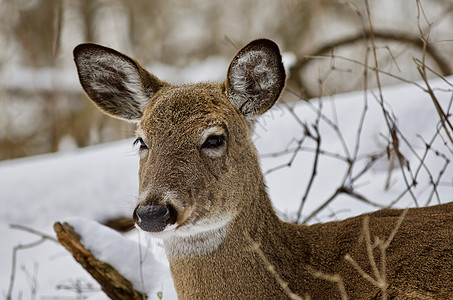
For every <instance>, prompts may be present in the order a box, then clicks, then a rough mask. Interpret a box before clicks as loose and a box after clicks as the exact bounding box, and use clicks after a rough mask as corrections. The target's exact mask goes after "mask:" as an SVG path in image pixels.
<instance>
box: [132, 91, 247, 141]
mask: <svg viewBox="0 0 453 300" xmlns="http://www.w3.org/2000/svg"><path fill="white" fill-rule="evenodd" d="M238 116H239V117H240V119H244V118H243V117H242V115H241V114H240V113H239V112H238V111H237V110H236V109H235V108H234V107H233V105H232V104H231V102H230V101H229V100H228V98H227V97H226V95H225V91H224V86H223V85H222V84H214V83H198V84H193V85H184V86H170V87H167V88H165V90H163V91H161V92H159V93H157V94H156V95H155V96H154V99H152V101H149V104H148V106H147V107H146V108H145V111H144V114H143V117H142V119H141V120H140V122H139V126H138V127H139V131H140V132H141V133H143V134H145V135H146V136H158V135H166V136H168V135H169V134H170V135H173V134H176V133H179V134H180V135H181V134H183V135H187V136H190V135H191V134H197V135H200V134H202V133H203V132H205V131H212V129H210V128H212V127H225V129H226V127H228V125H229V124H231V123H238V121H237V120H238ZM239 123H240V122H239ZM243 123H244V127H246V123H245V119H244V121H243ZM203 134H206V133H203Z"/></svg>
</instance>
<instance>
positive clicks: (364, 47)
mask: <svg viewBox="0 0 453 300" xmlns="http://www.w3.org/2000/svg"><path fill="white" fill-rule="evenodd" d="M367 4H369V6H368V5H367ZM369 16H371V19H372V23H370V22H369V18H368V17H369ZM0 19H1V21H0V44H1V45H2V47H1V48H0V160H6V159H12V158H18V157H24V156H29V155H36V154H40V153H47V152H56V151H60V150H62V149H70V148H74V147H84V146H87V145H93V144H97V143H102V142H107V141H113V140H117V139H122V138H126V137H131V136H132V135H133V126H132V125H131V124H126V123H124V122H120V121H117V120H113V119H111V118H108V117H105V116H104V115H102V114H101V113H100V112H98V110H97V109H96V108H95V107H94V105H93V104H92V103H91V102H90V101H88V100H87V97H86V96H85V95H84V93H83V91H82V89H81V87H80V86H79V83H78V79H77V77H76V70H75V66H74V64H73V62H72V49H73V48H74V47H75V46H76V45H77V44H79V43H82V42H95V43H100V44H103V45H106V46H109V47H112V48H115V49H117V50H119V51H121V52H124V53H126V54H128V55H130V56H132V57H134V58H135V59H137V60H138V61H139V62H140V63H141V64H142V65H144V66H145V67H147V69H148V70H149V71H151V72H152V73H155V74H156V75H157V76H160V73H159V72H161V73H162V74H163V75H162V76H161V77H162V79H164V80H167V81H170V82H180V81H187V80H188V81H196V80H198V79H204V80H209V79H210V80H223V77H222V76H224V74H225V73H226V69H227V67H228V62H229V60H230V59H231V58H232V57H233V56H234V54H235V52H236V51H237V48H240V47H242V46H243V45H245V44H246V43H248V42H249V41H251V40H253V39H256V38H260V37H266V38H270V39H273V40H274V41H276V42H277V43H278V44H279V45H280V47H281V49H282V51H283V52H284V53H285V61H286V63H287V67H288V71H289V75H290V77H289V80H288V85H287V92H286V94H285V95H284V97H283V98H284V100H285V101H297V100H307V99H309V98H313V97H319V96H328V95H330V94H335V93H340V92H347V91H351V90H358V89H362V88H364V87H368V88H369V87H373V86H375V82H376V80H375V78H374V77H373V75H372V74H370V75H369V76H367V82H364V80H363V78H364V77H363V64H369V65H370V66H371V67H372V66H373V62H372V59H371V56H370V49H371V47H370V38H371V37H373V38H374V39H375V42H376V46H377V47H376V48H375V49H376V51H377V55H378V56H379V62H380V65H379V68H380V69H381V70H382V71H383V72H385V73H387V74H388V75H390V76H383V77H382V84H394V83H398V82H401V80H407V81H412V80H420V79H421V78H420V75H419V72H418V71H417V64H416V63H414V58H418V59H424V58H426V65H427V66H429V67H430V68H432V69H433V73H432V74H435V73H438V74H440V75H449V74H451V73H452V72H451V69H452V68H453V62H452V59H451V58H452V57H453V31H452V30H451V29H452V28H453V3H452V1H451V0H423V1H422V0H369V1H364V0H351V1H344V0H280V1H272V0H247V1H244V0H231V1H218V0H213V1H202V0H186V1H175V0H134V1H126V0H71V1H69V0H66V1H65V0H0ZM373 49H374V48H373ZM206 61H210V63H209V64H207V66H212V65H213V63H212V62H213V61H215V62H217V63H216V65H218V66H219V70H220V71H218V70H217V69H216V70H212V72H211V73H212V76H211V78H203V77H200V76H199V74H197V72H199V71H200V68H202V66H203V65H205V64H204V62H206ZM194 66H199V68H196V67H194ZM162 70H165V71H162ZM208 71H209V70H208ZM203 73H204V74H209V72H206V70H204V71H203ZM219 74H220V75H219Z"/></svg>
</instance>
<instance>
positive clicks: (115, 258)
mask: <svg viewBox="0 0 453 300" xmlns="http://www.w3.org/2000/svg"><path fill="white" fill-rule="evenodd" d="M66 221H67V222H68V223H69V224H70V225H71V226H72V227H73V228H74V230H75V231H76V232H77V233H78V234H79V235H80V236H81V237H82V238H81V242H82V244H83V245H84V246H85V247H86V248H87V249H89V250H90V251H91V253H93V255H94V256H95V257H96V258H97V259H99V260H101V261H104V262H107V263H109V264H110V265H112V266H113V267H114V268H115V269H116V270H117V271H118V272H119V273H120V274H122V275H123V276H124V277H126V278H127V279H129V280H130V281H131V282H132V285H133V286H134V288H135V289H136V290H140V291H141V290H145V291H147V294H148V295H150V296H149V299H154V298H155V297H156V295H157V293H158V292H161V293H162V295H165V299H170V298H171V299H175V298H176V291H175V289H174V286H173V281H172V279H171V275H170V269H169V267H168V263H167V264H165V263H163V262H159V261H157V260H156V258H155V257H154V255H153V253H152V252H151V251H150V250H149V249H146V248H144V247H143V245H140V244H139V243H137V242H134V241H132V240H130V239H128V238H125V237H124V236H123V235H121V234H120V233H118V232H116V231H114V230H112V229H110V228H108V227H105V226H102V225H100V224H99V223H97V222H95V221H92V220H89V219H85V218H71V219H68V220H66ZM139 248H140V249H139ZM140 270H142V272H140ZM142 282H143V284H142ZM143 285H144V286H143Z"/></svg>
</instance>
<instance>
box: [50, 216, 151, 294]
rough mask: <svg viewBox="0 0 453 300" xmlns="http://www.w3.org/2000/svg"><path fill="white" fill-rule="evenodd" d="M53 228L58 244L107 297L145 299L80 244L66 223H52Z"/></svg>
mask: <svg viewBox="0 0 453 300" xmlns="http://www.w3.org/2000/svg"><path fill="white" fill-rule="evenodd" d="M54 230H55V232H56V234H57V238H58V241H59V242H60V244H62V245H63V246H64V247H65V248H66V249H67V250H68V251H69V252H70V253H71V254H72V255H73V256H74V258H75V260H76V261H77V262H78V263H79V264H80V265H81V266H82V267H83V268H84V269H85V270H87V271H88V273H90V274H91V276H93V278H94V279H96V281H97V282H99V284H100V285H101V287H102V290H103V291H104V292H105V293H106V294H107V296H108V297H110V298H111V299H118V300H122V299H124V300H130V299H133V300H140V299H146V295H144V294H142V293H140V292H138V291H136V290H135V289H134V288H133V286H132V283H131V282H130V281H129V280H127V279H126V278H124V277H123V276H122V275H121V274H120V273H118V271H117V270H115V269H114V268H113V267H112V266H111V265H109V264H107V263H105V262H102V261H99V260H98V259H96V257H94V256H93V254H92V253H91V252H90V251H89V250H88V249H86V248H85V247H84V246H83V245H82V244H81V242H80V236H79V235H78V234H77V233H76V232H75V231H74V229H73V228H72V227H71V226H70V225H69V224H68V223H63V224H61V223H60V222H57V223H55V224H54Z"/></svg>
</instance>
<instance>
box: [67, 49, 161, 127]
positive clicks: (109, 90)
mask: <svg viewBox="0 0 453 300" xmlns="http://www.w3.org/2000/svg"><path fill="white" fill-rule="evenodd" d="M74 61H75V64H76V66H77V72H78V74H79V80H80V83H81V84H82V87H83V89H84V90H85V92H86V93H87V94H88V96H89V97H90V98H91V100H93V101H94V103H96V105H97V106H98V107H99V108H100V109H101V110H102V111H104V112H105V113H107V114H109V115H112V116H113V117H117V118H120V119H125V120H129V121H138V120H139V119H140V118H141V117H142V115H143V110H144V108H145V106H146V104H147V103H148V101H149V100H150V98H151V96H152V95H153V94H154V93H155V92H157V91H158V90H159V89H160V88H161V87H162V86H163V85H165V83H164V82H162V81H160V80H159V79H157V78H156V77H154V76H153V75H151V74H150V73H148V72H147V71H146V70H145V69H143V68H142V67H141V66H140V65H139V64H138V63H137V62H136V61H134V60H133V59H131V58H130V57H128V56H126V55H124V54H122V53H120V52H118V51H115V50H113V49H110V48H107V47H103V46H100V45H96V44H80V45H78V46H77V47H75V48H74Z"/></svg>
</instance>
